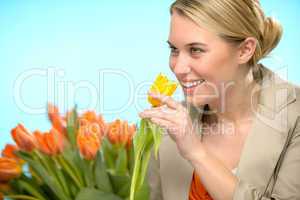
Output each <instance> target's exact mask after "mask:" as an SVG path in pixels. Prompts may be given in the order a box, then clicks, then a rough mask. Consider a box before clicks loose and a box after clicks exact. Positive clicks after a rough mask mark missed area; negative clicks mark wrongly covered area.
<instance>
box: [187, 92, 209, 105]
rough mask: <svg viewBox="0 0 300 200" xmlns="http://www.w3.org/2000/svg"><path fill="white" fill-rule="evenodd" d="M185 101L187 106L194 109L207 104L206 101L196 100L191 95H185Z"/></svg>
mask: <svg viewBox="0 0 300 200" xmlns="http://www.w3.org/2000/svg"><path fill="white" fill-rule="evenodd" d="M185 101H186V103H187V104H190V105H192V106H195V107H201V106H204V105H206V104H208V103H209V102H208V101H207V100H206V99H203V98H196V97H194V96H192V95H185Z"/></svg>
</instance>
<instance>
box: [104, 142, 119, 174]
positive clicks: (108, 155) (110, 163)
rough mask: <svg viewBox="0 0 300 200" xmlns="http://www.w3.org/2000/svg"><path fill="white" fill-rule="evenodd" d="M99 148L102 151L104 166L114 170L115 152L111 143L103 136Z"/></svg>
mask: <svg viewBox="0 0 300 200" xmlns="http://www.w3.org/2000/svg"><path fill="white" fill-rule="evenodd" d="M101 149H102V152H103V156H104V161H105V164H106V167H107V168H108V169H110V170H114V169H115V159H116V152H115V151H114V148H113V146H112V144H111V143H110V142H109V141H108V140H107V139H106V138H104V139H103V141H102V148H101Z"/></svg>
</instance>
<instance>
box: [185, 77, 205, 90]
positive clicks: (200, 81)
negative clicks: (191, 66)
mask: <svg viewBox="0 0 300 200" xmlns="http://www.w3.org/2000/svg"><path fill="white" fill-rule="evenodd" d="M203 82H204V79H201V80H198V81H193V82H187V83H181V84H182V86H183V87H186V88H191V87H195V86H197V85H200V84H201V83H203Z"/></svg>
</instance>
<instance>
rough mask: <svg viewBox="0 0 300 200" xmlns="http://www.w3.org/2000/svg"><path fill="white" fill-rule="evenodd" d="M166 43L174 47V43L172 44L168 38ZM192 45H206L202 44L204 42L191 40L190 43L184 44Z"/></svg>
mask: <svg viewBox="0 0 300 200" xmlns="http://www.w3.org/2000/svg"><path fill="white" fill-rule="evenodd" d="M167 43H168V44H169V45H170V46H173V47H175V45H173V44H172V43H171V42H170V41H169V40H168V41H167ZM194 45H200V46H204V47H207V45H206V44H204V43H202V42H192V43H189V44H186V45H185V46H194Z"/></svg>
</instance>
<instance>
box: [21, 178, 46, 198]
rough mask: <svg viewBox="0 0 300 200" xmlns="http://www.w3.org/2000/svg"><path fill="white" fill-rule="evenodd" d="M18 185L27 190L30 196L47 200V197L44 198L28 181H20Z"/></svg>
mask: <svg viewBox="0 0 300 200" xmlns="http://www.w3.org/2000/svg"><path fill="white" fill-rule="evenodd" d="M18 185H19V187H20V188H22V189H24V190H26V191H27V192H28V193H29V194H31V195H33V196H34V197H36V198H38V199H40V200H46V199H47V197H44V196H43V194H41V193H40V192H39V191H38V190H37V189H36V188H34V187H32V185H31V184H30V183H28V182H26V181H23V180H18Z"/></svg>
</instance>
